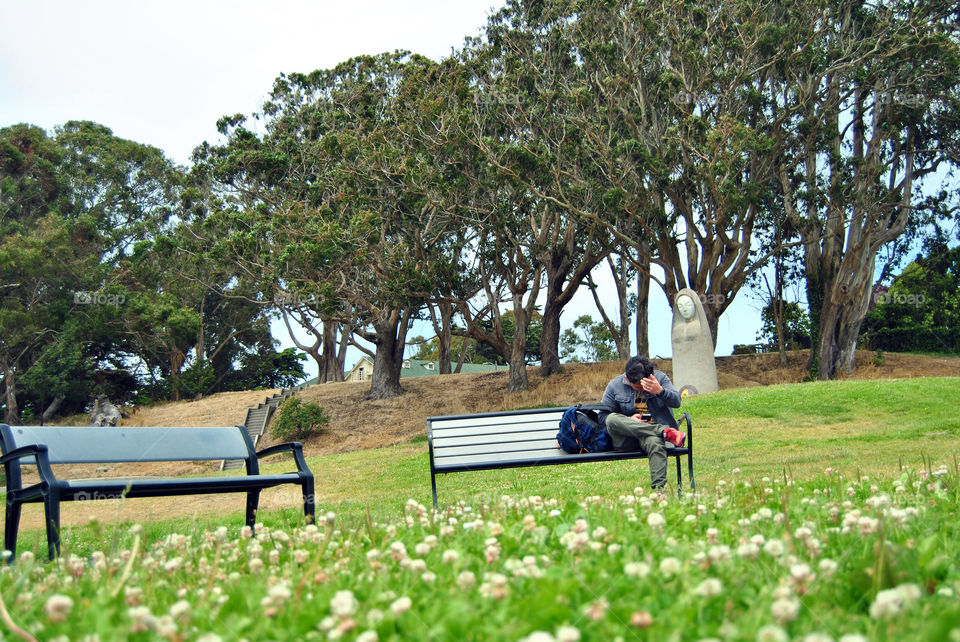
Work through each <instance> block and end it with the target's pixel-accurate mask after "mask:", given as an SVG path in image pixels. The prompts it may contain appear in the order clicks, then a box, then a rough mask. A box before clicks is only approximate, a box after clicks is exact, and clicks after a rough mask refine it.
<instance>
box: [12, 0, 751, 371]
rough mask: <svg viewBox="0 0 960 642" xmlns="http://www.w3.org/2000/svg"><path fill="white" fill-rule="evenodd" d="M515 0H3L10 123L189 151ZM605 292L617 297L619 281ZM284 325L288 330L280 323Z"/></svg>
mask: <svg viewBox="0 0 960 642" xmlns="http://www.w3.org/2000/svg"><path fill="white" fill-rule="evenodd" d="M503 4H504V2H503V0H413V1H406V2H397V1H392V2H390V1H383V0H354V1H353V2H343V1H338V2H329V1H325V0H324V1H319V0H313V1H311V0H274V1H272V2H251V1H250V0H230V1H229V2H228V1H226V0H223V1H217V2H213V1H205V0H193V1H190V2H187V1H184V0H164V1H163V2H157V1H155V0H0V127H5V126H8V125H12V124H15V123H20V122H26V123H31V124H33V125H38V126H40V127H42V128H44V129H46V130H47V131H48V132H51V131H52V129H53V127H54V126H56V125H61V124H63V123H65V122H67V121H69V120H92V121H94V122H97V123H100V124H102V125H105V126H107V127H109V128H110V129H112V130H113V133H114V134H115V135H117V136H120V137H122V138H127V139H130V140H134V141H137V142H140V143H147V144H149V145H153V146H155V147H158V148H160V149H162V150H163V151H164V152H165V153H166V155H167V157H168V158H171V159H173V160H174V161H176V162H178V163H181V164H187V163H189V160H190V153H191V151H192V150H193V148H194V147H196V146H197V145H199V144H200V143H201V142H203V141H204V140H208V141H211V142H213V141H216V140H218V134H217V131H216V122H217V120H218V119H219V118H220V117H221V116H225V115H231V114H236V113H243V114H250V113H251V112H253V111H256V110H257V109H258V108H259V106H260V104H261V103H262V101H263V100H265V99H266V97H267V95H268V94H269V92H270V89H271V88H272V86H273V81H274V79H275V78H276V77H277V76H278V75H279V74H280V73H287V74H289V73H291V72H310V71H313V70H315V69H326V68H329V67H333V66H334V65H336V64H337V63H339V62H343V61H345V60H347V59H348V58H350V57H352V56H356V55H360V54H375V53H380V52H384V51H394V50H397V49H405V50H409V51H412V52H414V53H419V54H423V55H426V56H429V57H431V58H434V59H440V58H443V57H444V56H447V55H449V54H450V53H451V51H452V50H453V49H454V48H460V47H461V46H462V44H463V40H464V38H465V37H467V36H476V35H478V34H479V33H480V30H481V28H482V27H483V25H484V24H485V22H486V18H487V16H488V15H489V13H490V12H491V11H492V10H493V9H495V8H499V7H500V6H502V5H503ZM584 290H585V289H584ZM605 296H606V297H607V300H608V301H610V302H611V304H613V303H614V301H615V298H613V299H611V297H613V296H614V295H613V294H612V291H611V290H607V291H606V293H605ZM650 308H651V309H650V342H651V349H650V352H651V355H654V356H656V355H660V356H663V357H668V356H670V352H671V350H670V318H671V312H670V307H669V305H668V304H667V301H666V298H665V297H664V296H663V294H662V293H661V292H660V290H659V288H657V287H654V288H653V290H652V296H651V301H650ZM610 311H611V312H613V309H611V310H610ZM581 314H592V315H593V316H594V317H595V318H599V315H597V313H596V311H595V307H594V305H593V302H592V300H591V297H590V295H589V293H588V292H586V291H584V292H582V293H578V295H577V297H576V298H575V300H574V302H573V304H572V307H571V309H569V310H568V311H567V312H565V313H564V326H565V327H566V326H569V325H571V324H572V323H573V321H574V319H576V318H577V317H578V316H580V315H581ZM758 319H759V313H758V312H757V311H756V310H754V309H753V307H752V303H751V301H750V300H749V297H748V294H747V292H746V291H743V292H741V293H740V294H739V295H738V297H737V299H736V300H735V301H734V303H733V306H732V307H731V309H730V310H728V312H727V313H726V314H725V315H724V316H723V317H722V318H721V319H720V328H719V338H718V345H717V354H718V355H727V354H730V352H731V350H732V347H733V344H734V343H753V342H755V341H756V332H757V330H758V328H759V321H758ZM424 333H425V331H424ZM275 334H276V335H277V336H278V338H281V339H283V338H284V337H283V334H284V333H283V331H282V329H281V328H280V327H276V328H275ZM284 343H285V344H288V343H289V341H288V340H287V341H285V342H284ZM354 361H355V359H348V364H347V365H348V367H349V366H351V365H352V364H353V362H354ZM310 366H311V370H312V371H313V372H315V370H316V369H315V367H314V366H313V364H310Z"/></svg>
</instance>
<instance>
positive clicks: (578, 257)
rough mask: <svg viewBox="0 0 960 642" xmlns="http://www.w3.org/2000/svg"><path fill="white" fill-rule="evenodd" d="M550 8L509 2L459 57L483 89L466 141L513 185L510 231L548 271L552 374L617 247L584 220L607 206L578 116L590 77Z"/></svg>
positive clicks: (547, 350) (546, 334)
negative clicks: (565, 315) (594, 275)
mask: <svg viewBox="0 0 960 642" xmlns="http://www.w3.org/2000/svg"><path fill="white" fill-rule="evenodd" d="M552 4H553V3H537V4H533V3H529V4H528V5H526V6H519V5H516V4H514V3H509V4H508V6H507V7H506V8H505V9H503V10H501V11H499V12H497V13H496V14H494V15H492V16H491V17H490V19H489V20H488V23H487V26H486V35H485V38H484V40H482V41H479V40H478V41H474V42H472V43H470V44H469V46H467V47H465V49H464V51H463V52H462V55H463V57H464V59H465V62H466V64H467V65H468V67H469V68H470V69H471V71H472V73H473V74H474V77H475V83H476V93H475V101H474V105H475V106H476V109H475V111H474V114H473V118H472V120H473V122H472V123H470V124H469V125H468V130H467V131H466V132H465V136H464V138H465V142H466V143H467V144H469V145H471V146H473V147H474V148H475V149H476V150H478V151H479V152H480V154H481V158H482V160H483V162H485V163H488V164H490V165H491V166H492V168H493V169H494V171H495V172H496V173H497V174H498V175H499V177H500V178H499V179H497V180H498V182H499V183H501V184H504V185H506V184H509V185H512V186H513V187H511V189H512V191H513V192H514V193H515V195H516V196H515V198H514V200H515V202H516V203H517V206H518V208H519V210H520V211H519V216H518V217H517V218H516V220H514V221H504V222H503V223H507V224H509V225H511V226H513V227H514V230H512V231H511V234H520V233H521V229H522V228H526V229H523V231H522V233H523V235H525V236H526V239H527V240H526V241H525V244H526V246H527V250H526V251H527V252H529V253H530V259H531V261H534V262H536V264H538V265H539V266H540V267H541V269H542V272H543V276H542V279H543V283H542V288H543V290H542V294H543V312H542V314H543V334H542V343H541V355H542V361H541V374H543V375H545V376H546V375H550V374H552V373H555V372H557V371H559V370H560V353H559V342H560V315H561V313H562V312H563V310H564V308H565V306H566V305H567V304H568V303H569V302H570V301H571V299H572V298H573V295H574V294H575V293H576V292H577V291H578V289H579V288H580V287H581V285H582V284H583V282H584V280H585V279H586V277H587V275H588V274H589V273H590V271H591V270H593V268H595V267H596V266H597V265H598V264H599V263H600V262H602V261H603V259H604V257H605V256H606V255H607V254H608V253H609V252H610V242H611V236H610V234H609V232H608V231H607V230H606V229H605V228H603V227H602V226H601V225H598V224H597V223H596V222H595V221H593V220H591V219H588V218H584V217H581V216H579V215H578V210H581V209H585V208H589V209H592V210H600V211H601V212H602V211H603V210H605V209H606V203H605V201H604V198H603V197H604V192H605V191H606V187H605V184H606V181H605V177H604V175H603V168H601V167H600V166H599V165H598V164H597V163H596V162H595V159H594V158H593V155H592V149H593V147H592V141H590V140H589V139H588V138H587V132H588V129H589V128H588V127H587V126H586V125H585V124H584V123H582V122H581V121H580V119H579V118H578V117H572V115H573V114H577V115H579V112H578V107H577V103H578V101H579V92H580V91H581V89H582V88H583V86H584V81H583V77H582V75H581V74H580V72H579V69H578V53H577V51H576V49H575V47H573V46H572V45H571V43H570V42H568V41H565V40H564V39H563V38H562V33H563V30H564V28H565V24H564V22H563V20H558V21H554V20H551V19H548V18H547V17H546V16H544V15H543V14H544V13H547V12H549V11H550V6H551V5H552ZM541 10H542V12H543V13H541ZM557 195H560V196H559V198H558V197H557ZM501 224H502V223H501ZM515 310H516V307H515Z"/></svg>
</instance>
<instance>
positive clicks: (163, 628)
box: [157, 615, 177, 638]
mask: <svg viewBox="0 0 960 642" xmlns="http://www.w3.org/2000/svg"><path fill="white" fill-rule="evenodd" d="M157 633H158V634H159V635H160V636H161V637H165V638H173V636H175V635H176V634H177V623H176V621H174V619H173V617H172V616H170V615H161V616H160V617H159V618H158V619H157Z"/></svg>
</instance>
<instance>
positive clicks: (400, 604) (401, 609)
mask: <svg viewBox="0 0 960 642" xmlns="http://www.w3.org/2000/svg"><path fill="white" fill-rule="evenodd" d="M412 606H413V600H411V599H410V598H409V597H407V596H406V595H404V596H403V597H398V598H397V599H396V600H394V601H393V603H392V604H391V605H390V611H391V612H393V614H394V615H402V614H404V613H406V612H407V611H409V610H410V608H411V607H412Z"/></svg>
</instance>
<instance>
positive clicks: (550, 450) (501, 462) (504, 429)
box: [427, 408, 696, 508]
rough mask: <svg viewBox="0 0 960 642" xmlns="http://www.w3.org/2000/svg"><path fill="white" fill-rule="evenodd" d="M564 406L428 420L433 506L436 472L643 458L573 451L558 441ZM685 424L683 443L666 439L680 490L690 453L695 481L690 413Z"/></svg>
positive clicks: (637, 454) (684, 417)
mask: <svg viewBox="0 0 960 642" xmlns="http://www.w3.org/2000/svg"><path fill="white" fill-rule="evenodd" d="M565 410H566V408H547V409H539V410H519V411H514V412H488V413H483V414H476V415H451V416H446V417H430V418H428V419H427V442H428V444H429V448H430V482H431V485H432V487H433V506H434V508H436V506H437V475H438V474H440V473H457V472H463V471H468V470H493V469H497V468H519V467H524V466H552V465H554V464H580V463H584V462H600V461H614V460H617V459H644V458H646V455H645V454H643V453H642V452H640V451H625V452H617V451H606V452H599V453H582V454H578V455H571V454H568V453H566V452H564V451H563V450H561V449H560V448H559V446H558V445H557V430H558V429H559V425H560V417H561V416H562V415H563V412H564V411H565ZM680 421H681V422H685V423H686V433H687V440H686V443H685V445H684V446H683V447H682V448H677V447H676V446H674V445H673V444H671V443H669V442H668V443H667V444H666V449H667V458H668V461H669V458H670V457H674V458H676V464H677V493H678V494H679V493H680V492H682V491H681V483H682V482H681V480H682V477H681V472H680V458H681V457H682V456H686V458H687V474H688V475H689V477H690V488H691V489H695V488H696V486H695V485H694V480H693V426H692V423H691V419H690V413H684V414H683V415H681V417H680Z"/></svg>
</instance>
